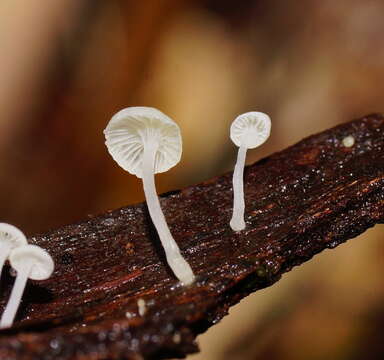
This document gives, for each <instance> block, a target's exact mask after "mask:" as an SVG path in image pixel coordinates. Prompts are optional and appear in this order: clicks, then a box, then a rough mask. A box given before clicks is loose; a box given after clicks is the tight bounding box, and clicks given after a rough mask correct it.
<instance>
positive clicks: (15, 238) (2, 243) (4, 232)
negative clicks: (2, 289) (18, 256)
mask: <svg viewBox="0 0 384 360" xmlns="http://www.w3.org/2000/svg"><path fill="white" fill-rule="evenodd" d="M26 244H27V238H26V237H25V235H24V233H23V232H22V231H21V230H19V229H18V228H17V227H16V226H13V225H11V224H6V223H0V276H1V272H2V270H3V266H4V263H5V261H6V260H7V259H8V257H9V254H10V253H11V251H12V250H13V249H15V248H17V247H19V246H23V245H26Z"/></svg>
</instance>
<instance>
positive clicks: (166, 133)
mask: <svg viewBox="0 0 384 360" xmlns="http://www.w3.org/2000/svg"><path fill="white" fill-rule="evenodd" d="M104 135H105V139H106V141H105V144H106V146H107V148H108V151H109V153H110V154H111V155H112V157H113V159H114V160H115V161H116V162H117V163H118V164H119V165H120V166H121V167H122V168H123V169H124V170H126V171H128V172H130V173H131V174H134V175H136V176H137V177H139V178H142V180H143V186H144V193H145V198H146V201H147V206H148V210H149V214H150V216H151V218H152V222H153V224H154V225H155V227H156V230H157V232H158V234H159V238H160V241H161V243H162V245H163V248H164V250H165V255H166V258H167V262H168V265H169V266H170V268H171V269H172V270H173V272H174V274H175V275H176V277H177V278H178V279H179V280H180V281H181V282H182V283H183V284H184V285H188V284H191V283H192V282H193V281H194V274H193V272H192V269H191V267H190V266H189V264H188V263H187V262H186V261H185V259H184V258H183V257H182V255H181V253H180V249H179V247H178V245H177V244H176V242H175V240H174V239H173V237H172V234H171V232H170V230H169V228H168V225H167V222H166V220H165V217H164V214H163V212H162V210H161V207H160V202H159V198H158V196H157V192H156V187H155V181H154V174H155V173H160V172H165V171H167V170H169V169H170V168H171V167H173V166H175V165H176V164H177V163H178V162H179V161H180V158H181V152H182V141H181V134H180V129H179V127H178V125H177V124H176V123H175V122H174V121H173V120H172V119H171V118H169V117H168V116H167V115H165V114H163V113H162V112H161V111H159V110H157V109H154V108H151V107H144V106H137V107H129V108H126V109H123V110H121V111H119V112H118V113H117V114H115V115H114V116H113V117H112V119H111V120H110V122H109V123H108V125H107V127H106V128H105V130H104Z"/></svg>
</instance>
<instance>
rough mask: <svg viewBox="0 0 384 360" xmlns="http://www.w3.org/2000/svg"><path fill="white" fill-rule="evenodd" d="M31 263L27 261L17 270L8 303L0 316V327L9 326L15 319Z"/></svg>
mask: <svg viewBox="0 0 384 360" xmlns="http://www.w3.org/2000/svg"><path fill="white" fill-rule="evenodd" d="M31 268H32V265H31V264H29V263H28V262H27V263H26V264H25V267H24V268H23V270H22V271H18V272H17V277H16V281H15V284H14V285H13V289H12V293H11V297H10V298H9V300H8V304H7V306H6V308H5V310H4V312H3V315H2V316H1V320H0V328H7V327H11V326H12V324H13V320H14V319H15V316H16V313H17V310H18V308H19V306H20V301H21V297H22V296H23V293H24V289H25V285H26V283H27V280H28V277H29V273H30V271H31Z"/></svg>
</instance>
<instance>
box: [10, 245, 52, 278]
mask: <svg viewBox="0 0 384 360" xmlns="http://www.w3.org/2000/svg"><path fill="white" fill-rule="evenodd" d="M9 262H10V263H11V266H12V267H13V268H14V269H15V270H16V271H17V272H18V273H19V272H21V271H22V270H23V269H25V267H26V263H27V264H30V271H29V274H28V277H29V278H30V279H32V280H46V279H48V278H49V277H50V276H51V275H52V273H53V270H54V267H55V264H54V262H53V260H52V258H51V256H50V255H49V254H48V252H47V251H45V250H44V249H42V248H41V247H39V246H37V245H26V246H22V247H19V248H17V249H15V250H13V251H12V252H11V255H10V256H9Z"/></svg>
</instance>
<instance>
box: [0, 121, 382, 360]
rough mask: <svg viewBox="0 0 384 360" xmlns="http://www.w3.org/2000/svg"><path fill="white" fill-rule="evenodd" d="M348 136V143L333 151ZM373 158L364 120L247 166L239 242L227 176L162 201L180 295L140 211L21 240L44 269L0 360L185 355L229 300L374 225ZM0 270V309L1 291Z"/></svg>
mask: <svg viewBox="0 0 384 360" xmlns="http://www.w3.org/2000/svg"><path fill="white" fill-rule="evenodd" d="M350 135H351V136H353V137H354V139H355V144H354V146H352V147H345V146H344V145H343V142H342V140H343V139H344V138H345V137H346V136H350ZM383 160H384V117H383V116H381V115H370V116H367V117H365V118H363V119H360V120H356V121H352V122H349V123H346V124H344V125H341V126H338V127H336V128H334V129H331V130H328V131H325V132H323V133H321V134H318V135H315V136H312V137H309V138H307V139H305V140H303V141H301V142H300V143H298V144H297V145H295V146H293V147H290V148H288V149H286V150H284V151H282V152H280V153H277V154H275V155H272V156H270V157H268V158H266V159H264V160H261V161H260V162H258V163H256V164H254V165H252V166H249V167H247V168H246V171H245V197H246V223H247V228H246V230H245V231H242V232H239V233H235V232H233V231H231V229H230V227H229V225H228V224H229V220H230V217H231V209H232V186H231V181H232V174H230V173H229V174H226V175H224V176H221V177H217V178H215V179H213V180H210V181H207V182H204V183H202V184H199V185H195V186H191V187H188V188H186V189H184V190H182V191H177V192H174V193H172V194H167V195H164V196H162V198H161V204H162V207H163V209H164V213H165V216H166V218H167V220H168V223H169V226H170V229H171V231H172V233H173V234H174V237H175V239H176V241H177V242H178V244H179V245H180V248H181V250H182V253H183V254H184V256H185V257H186V259H187V260H188V262H189V263H190V264H191V266H192V268H193V270H194V272H195V274H196V275H197V281H196V283H195V284H194V285H192V286H190V287H181V286H179V285H178V283H177V281H176V279H175V278H174V277H173V275H172V273H171V272H170V270H169V269H168V268H167V265H166V262H165V259H164V254H163V252H162V249H161V247H160V245H159V240H158V238H157V235H156V233H155V231H154V229H153V226H152V224H151V221H150V219H149V217H148V213H147V210H146V206H145V204H139V205H135V206H129V207H126V208H122V209H119V210H115V211H111V212H107V213H106V214H103V215H101V216H97V217H94V218H90V219H88V220H86V221H83V222H81V223H78V224H74V225H69V226H66V227H63V228H61V229H58V230H55V231H52V232H49V233H47V234H45V235H41V236H34V237H32V238H31V239H30V241H31V242H32V243H35V244H38V245H40V246H42V247H44V248H46V249H48V251H49V252H50V253H51V254H52V256H53V257H54V259H55V263H56V270H55V272H54V275H53V276H52V278H50V279H49V280H47V281H44V282H33V281H31V282H30V283H29V285H28V287H27V289H26V292H25V295H24V302H23V306H22V307H21V309H20V311H19V314H18V318H17V321H16V323H15V326H14V327H13V328H12V329H10V330H3V331H1V332H0V358H1V359H36V360H37V359H140V358H145V359H149V358H163V357H164V358H169V357H175V356H183V355H185V354H188V353H192V352H195V351H197V346H196V344H195V342H194V339H195V337H196V335H197V334H199V333H201V332H203V331H205V330H206V329H207V328H208V327H209V326H211V325H213V324H215V323H217V322H218V321H219V320H220V319H221V318H222V317H223V316H224V315H226V313H227V311H228V308H229V307H230V306H231V305H233V304H235V303H237V302H238V301H239V300H240V299H241V298H243V297H244V296H246V295H247V294H249V293H250V292H252V291H255V290H258V289H261V288H263V287H266V286H269V285H271V284H273V283H274V282H276V281H277V280H278V279H279V278H280V277H281V275H282V274H283V273H284V272H287V271H289V270H290V269H291V268H292V267H293V266H296V265H299V264H301V263H303V262H305V261H307V260H308V259H310V258H311V257H312V256H314V255H315V254H317V253H319V252H320V251H322V250H324V249H326V248H333V247H335V246H337V245H339V244H340V243H342V242H344V241H346V240H348V239H350V238H353V237H355V236H357V235H359V234H361V233H362V232H364V231H365V230H366V229H368V228H369V227H371V226H373V225H375V224H376V223H380V222H383V218H384V217H383V212H384V191H383V185H384V161H383ZM5 273H6V275H5V276H4V278H3V280H2V283H1V290H2V293H1V306H4V304H5V302H6V300H7V299H8V295H9V292H10V290H11V286H12V283H13V278H12V277H11V276H10V275H9V274H8V273H9V271H5ZM139 299H143V300H144V301H145V311H142V314H140V313H139V306H138V300H139ZM141 310H143V309H141ZM143 312H144V314H143Z"/></svg>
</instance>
